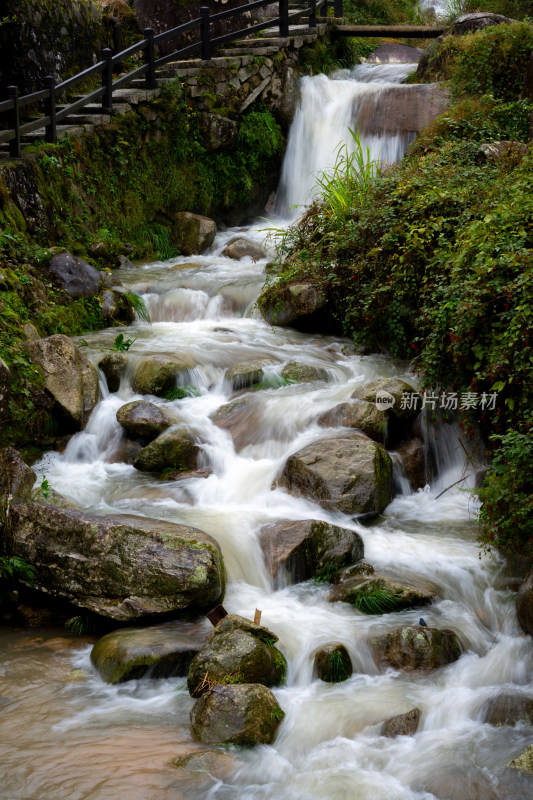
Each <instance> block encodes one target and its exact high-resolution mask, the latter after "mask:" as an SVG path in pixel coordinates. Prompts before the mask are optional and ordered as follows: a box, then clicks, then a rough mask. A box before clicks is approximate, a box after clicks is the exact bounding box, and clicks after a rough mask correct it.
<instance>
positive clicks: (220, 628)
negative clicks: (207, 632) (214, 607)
mask: <svg viewBox="0 0 533 800" xmlns="http://www.w3.org/2000/svg"><path fill="white" fill-rule="evenodd" d="M236 630H239V631H245V632H246V633H251V634H252V636H255V637H256V638H257V639H261V640H262V641H264V642H267V644H275V643H276V642H277V641H278V637H277V636H276V634H275V633H273V632H272V631H270V630H269V629H268V628H265V626H264V625H257V623H255V622H252V621H251V620H250V619H246V617H241V616H239V614H226V616H225V617H223V618H222V619H221V620H220V622H218V623H217V625H216V627H215V630H214V631H213V636H219V635H220V634H221V633H229V632H230V631H236Z"/></svg>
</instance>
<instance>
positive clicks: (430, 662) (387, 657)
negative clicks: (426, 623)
mask: <svg viewBox="0 0 533 800" xmlns="http://www.w3.org/2000/svg"><path fill="white" fill-rule="evenodd" d="M372 646H373V648H374V652H375V654H376V657H377V659H378V662H379V663H380V664H381V666H384V667H393V668H394V669H401V670H404V671H405V672H414V671H426V670H431V669H437V668H438V667H443V666H445V665H446V664H451V663H452V662H453V661H457V659H458V658H459V656H460V655H461V645H460V643H459V639H458V638H457V636H456V635H455V633H453V632H452V631H448V630H437V629H436V628H423V627H422V626H420V625H409V626H407V627H405V628H400V629H399V630H396V631H392V633H387V634H385V636H381V637H379V638H377V639H373V640H372Z"/></svg>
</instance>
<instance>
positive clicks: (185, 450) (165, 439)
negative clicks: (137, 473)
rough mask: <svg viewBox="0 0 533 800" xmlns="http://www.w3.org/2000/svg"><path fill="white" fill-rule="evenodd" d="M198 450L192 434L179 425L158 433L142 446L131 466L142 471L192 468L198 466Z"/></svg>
mask: <svg viewBox="0 0 533 800" xmlns="http://www.w3.org/2000/svg"><path fill="white" fill-rule="evenodd" d="M200 452H201V451H200V448H199V447H198V445H197V443H196V440H195V438H194V435H193V434H192V433H191V432H190V431H189V430H188V429H187V428H185V427H183V426H181V427H179V428H172V430H169V431H166V432H165V433H162V434H160V435H159V436H158V437H157V439H154V440H153V441H152V442H150V443H149V444H147V445H146V447H143V449H142V450H141V452H140V453H139V454H138V455H137V456H136V458H135V460H134V461H133V466H134V467H135V469H139V470H141V471H142V472H162V471H163V470H164V469H175V470H183V471H185V470H192V469H196V468H197V467H198V456H199V454H200Z"/></svg>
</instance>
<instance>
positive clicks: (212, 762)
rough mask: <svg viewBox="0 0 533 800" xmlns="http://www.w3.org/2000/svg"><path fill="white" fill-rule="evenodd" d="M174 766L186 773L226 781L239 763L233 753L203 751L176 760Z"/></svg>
mask: <svg viewBox="0 0 533 800" xmlns="http://www.w3.org/2000/svg"><path fill="white" fill-rule="evenodd" d="M172 765H173V766H174V767H178V769H181V770H184V771H186V772H200V773H203V774H207V775H211V776H212V777H213V778H217V779H218V780H221V781H226V780H227V779H228V778H229V777H230V776H231V775H232V773H233V772H235V770H236V769H237V766H238V762H237V760H236V758H235V756H234V754H233V753H223V752H221V751H220V750H201V751H200V752H199V753H188V754H187V755H186V756H179V757H178V758H175V759H174V761H172Z"/></svg>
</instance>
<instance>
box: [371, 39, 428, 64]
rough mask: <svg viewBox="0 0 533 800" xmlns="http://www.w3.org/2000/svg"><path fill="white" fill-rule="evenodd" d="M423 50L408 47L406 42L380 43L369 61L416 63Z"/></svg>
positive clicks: (372, 62) (375, 62)
mask: <svg viewBox="0 0 533 800" xmlns="http://www.w3.org/2000/svg"><path fill="white" fill-rule="evenodd" d="M421 55H422V50H421V49H420V48H419V47H407V45H405V44H397V43H396V42H387V43H386V44H380V46H379V47H377V48H376V49H375V50H374V52H373V53H371V54H370V55H369V56H368V58H367V61H368V63H369V64H416V62H417V61H418V59H419V58H420V56H421Z"/></svg>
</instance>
